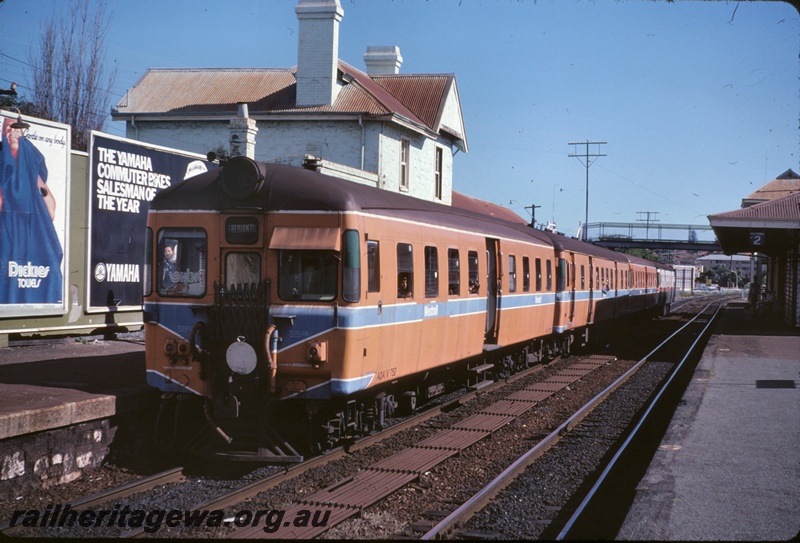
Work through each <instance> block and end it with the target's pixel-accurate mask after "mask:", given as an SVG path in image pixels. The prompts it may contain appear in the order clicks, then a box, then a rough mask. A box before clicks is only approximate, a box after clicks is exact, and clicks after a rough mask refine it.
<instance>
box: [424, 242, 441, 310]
mask: <svg viewBox="0 0 800 543" xmlns="http://www.w3.org/2000/svg"><path fill="white" fill-rule="evenodd" d="M437 296H439V250H438V249H437V248H436V247H425V297H426V298H436V297H437Z"/></svg>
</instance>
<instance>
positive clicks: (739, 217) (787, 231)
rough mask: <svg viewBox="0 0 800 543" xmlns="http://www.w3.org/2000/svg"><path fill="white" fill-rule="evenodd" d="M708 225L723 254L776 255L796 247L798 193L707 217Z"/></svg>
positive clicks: (799, 211)
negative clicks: (755, 253)
mask: <svg viewBox="0 0 800 543" xmlns="http://www.w3.org/2000/svg"><path fill="white" fill-rule="evenodd" d="M708 222H709V223H710V224H711V227H712V228H713V229H714V233H715V234H716V235H717V239H718V240H719V242H720V245H721V246H722V250H723V252H724V253H725V254H735V253H745V252H746V253H754V252H758V253H764V254H766V255H770V256H779V255H781V254H784V253H786V252H787V251H789V250H790V249H791V248H793V247H797V246H798V244H800V192H794V193H792V194H789V195H788V196H784V197H781V198H776V199H774V200H769V201H766V202H762V203H759V204H755V205H753V206H750V207H746V208H743V209H737V210H735V211H728V212H725V213H719V214H716V215H709V216H708Z"/></svg>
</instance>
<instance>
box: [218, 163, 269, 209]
mask: <svg viewBox="0 0 800 543" xmlns="http://www.w3.org/2000/svg"><path fill="white" fill-rule="evenodd" d="M220 184H221V185H222V190H224V191H225V193H226V194H228V196H230V197H231V198H237V199H242V198H248V197H250V196H253V195H254V194H255V193H257V192H258V191H259V190H260V189H261V185H263V184H264V175H263V174H262V173H261V170H260V169H259V167H258V164H256V163H255V161H253V160H252V159H249V158H247V157H244V156H237V157H233V158H232V159H230V160H229V161H228V163H227V164H225V167H224V168H222V174H221V175H220Z"/></svg>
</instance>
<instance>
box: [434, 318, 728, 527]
mask: <svg viewBox="0 0 800 543" xmlns="http://www.w3.org/2000/svg"><path fill="white" fill-rule="evenodd" d="M718 311H719V305H718V304H712V305H709V306H708V307H706V308H704V310H703V311H701V312H700V313H699V314H698V315H697V316H696V317H694V318H693V319H691V320H689V322H687V323H686V324H685V325H683V326H682V327H681V328H680V329H678V330H677V331H676V332H674V333H673V334H672V335H670V337H669V338H667V339H666V340H665V341H664V342H662V343H661V344H659V345H658V346H657V347H656V348H655V349H653V350H652V351H651V352H650V353H648V354H647V355H646V356H645V357H644V358H642V359H641V360H640V361H638V362H637V363H636V365H634V366H633V367H632V368H630V369H629V370H628V371H627V372H626V373H625V374H624V375H622V376H621V377H620V378H619V379H617V380H616V381H615V382H614V383H612V384H611V385H609V386H608V387H607V388H606V389H605V390H604V391H603V392H602V393H601V394H598V395H597V396H596V397H594V398H592V400H591V401H590V402H588V403H587V404H585V405H584V406H583V407H582V408H581V409H580V410H578V411H577V412H576V413H575V414H574V415H573V416H572V417H570V418H569V419H568V420H567V421H565V422H564V423H563V424H562V425H560V426H559V427H558V428H556V429H555V430H554V431H553V432H551V433H550V434H549V435H548V436H547V437H545V438H544V439H543V440H542V441H540V442H539V443H537V444H536V445H535V446H534V447H533V448H531V449H530V450H529V451H528V452H526V453H525V454H524V455H522V456H521V457H520V458H519V459H518V460H517V461H516V462H514V463H513V464H512V465H511V466H509V467H508V468H507V469H505V470H504V471H503V472H502V473H501V474H500V475H498V476H497V477H496V478H495V479H493V480H492V481H491V482H490V483H489V484H487V485H485V486H484V487H483V488H481V489H480V490H479V491H478V492H476V493H475V495H474V496H472V497H471V498H470V499H469V500H467V501H466V502H464V503H463V504H461V505H460V506H459V507H457V508H456V509H455V510H454V511H452V512H451V513H450V514H448V515H447V516H445V517H444V518H443V519H442V520H440V521H439V522H438V523H436V525H435V526H433V527H432V528H431V529H430V530H428V531H427V532H425V533H424V534H423V535H422V536H421V539H425V540H428V539H443V538H448V537H456V538H465V537H467V538H474V537H481V538H491V537H495V536H499V537H502V538H507V537H508V536H509V534H508V533H502V534H500V533H497V532H488V531H485V530H483V531H481V530H475V529H470V528H469V527H468V528H466V529H464V530H460V531H459V528H461V527H463V526H464V525H465V524H466V523H467V521H468V520H469V519H470V518H472V516H473V515H474V514H475V513H476V512H477V511H480V510H481V509H482V508H483V507H485V506H486V505H487V504H488V503H489V502H490V501H492V500H498V496H499V495H500V494H501V492H503V491H504V490H505V489H506V488H507V487H508V486H509V485H510V484H511V483H512V482H513V481H515V480H516V479H517V477H518V476H519V475H520V474H522V473H523V472H524V470H525V469H526V468H527V466H529V465H530V464H531V463H532V462H533V461H534V460H536V459H538V458H539V457H541V456H542V455H543V454H544V453H545V452H547V451H548V450H550V449H551V448H552V447H554V446H556V444H558V443H559V442H560V441H561V440H562V439H565V438H567V439H568V436H569V432H570V431H571V430H572V429H573V428H577V427H578V426H579V424H577V423H576V421H580V420H583V419H584V418H586V417H587V416H588V415H589V413H591V412H592V411H593V410H594V409H595V407H596V406H597V405H598V404H599V403H600V402H601V401H602V400H604V399H605V398H606V397H608V396H609V395H610V394H611V393H612V392H613V391H614V390H616V389H617V388H619V387H620V386H621V385H622V384H623V383H625V382H626V381H628V380H629V379H630V378H631V377H632V376H633V375H634V374H635V373H636V372H638V371H639V370H640V369H641V367H642V366H643V365H644V364H646V363H647V362H648V361H649V360H651V359H653V358H654V357H655V356H656V355H657V354H658V353H660V352H662V351H664V350H665V349H666V348H667V345H671V344H672V343H674V342H679V343H680V344H681V345H680V346H679V347H678V348H677V352H680V353H682V354H683V356H682V357H681V359H680V361H678V362H677V364H676V365H675V367H674V369H673V371H672V372H671V374H670V375H669V377H668V378H667V380H666V381H665V383H664V384H663V385H662V386H661V387H660V389H659V390H658V392H657V393H656V394H655V396H654V398H653V399H652V401H651V402H650V403H649V405H648V406H647V407H646V409H645V410H644V413H643V414H642V416H641V418H640V419H639V420H638V422H637V423H636V424H635V426H634V427H633V429H632V430H631V431H630V433H628V434H627V437H625V439H624V440H622V442H621V443H620V444H619V446H618V447H617V448H616V450H615V451H613V455H611V456H610V459H609V460H607V461H606V463H605V465H601V466H599V471H601V473H600V476H599V477H597V479H596V480H595V481H594V484H593V485H592V486H591V488H590V489H589V490H588V492H586V493H585V496H583V497H582V499H581V500H580V504H579V505H578V506H577V508H575V509H574V510H573V509H572V508H571V507H569V506H568V507H565V508H563V509H557V508H556V509H553V508H551V510H550V513H554V514H552V515H550V516H551V517H554V518H552V520H551V519H535V520H536V521H538V522H539V523H540V524H542V525H546V526H547V528H546V529H544V530H543V531H542V533H541V534H540V536H541V537H542V538H544V539H557V540H562V539H565V538H571V539H576V538H577V539H613V538H614V536H615V535H616V528H615V527H616V526H618V525H619V524H621V522H622V520H624V513H625V512H626V511H627V508H626V507H621V506H620V500H619V495H620V493H621V492H622V490H621V489H620V481H621V480H623V479H624V480H626V481H628V483H627V484H628V485H629V484H630V481H631V480H632V477H631V473H630V470H631V466H632V465H633V464H634V463H636V462H637V460H640V459H641V457H642V455H643V450H642V447H641V446H637V442H638V441H640V437H641V434H644V433H646V432H645V429H647V427H648V425H652V424H653V421H652V419H651V418H650V416H651V415H653V416H658V406H659V401H660V400H662V399H663V398H664V397H666V396H668V395H670V394H672V395H673V396H674V395H675V393H676V387H675V385H676V384H678V385H679V386H678V387H677V397H678V398H680V392H681V391H682V390H683V388H682V386H680V384H679V383H677V381H678V380H679V379H678V376H680V375H681V372H682V370H683V369H684V363H685V362H686V361H687V360H688V359H689V357H690V356H691V355H692V354H694V353H695V352H696V348H697V347H698V345H700V344H701V343H702V341H703V339H704V338H707V333H708V330H709V328H710V326H711V324H712V323H713V320H714V318H716V315H717V313H718ZM687 342H688V343H690V345H688V347H687V345H686V343H687ZM671 350H672V352H671V354H669V355H667V357H668V358H672V357H674V354H675V352H676V351H675V348H674V347H671ZM670 412H671V411H670ZM663 415H664V413H663V412H662V413H661V415H660V416H662V417H663ZM595 424H601V423H600V422H598V423H595ZM590 431H591V430H590ZM648 458H649V456H648ZM638 463H641V462H640V461H639V462H638ZM645 467H646V466H645ZM633 479H635V477H634V478H633ZM636 480H638V479H636ZM634 485H635V483H634ZM508 498H509V496H504V499H505V500H508ZM576 498H578V499H580V497H579V496H573V498H572V500H571V501H573V502H574V501H575V499H576ZM502 501H503V500H502V499H501V500H498V503H495V504H494V508H495V509H502V508H503V507H504V505H503V504H502ZM610 518H613V519H615V520H614V521H613V522H610V521H609V519H610ZM517 535H524V534H517Z"/></svg>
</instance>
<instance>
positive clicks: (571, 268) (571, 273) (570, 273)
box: [567, 253, 575, 322]
mask: <svg viewBox="0 0 800 543" xmlns="http://www.w3.org/2000/svg"><path fill="white" fill-rule="evenodd" d="M567 284H568V285H569V322H574V321H575V253H570V254H569V264H568V265H567Z"/></svg>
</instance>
